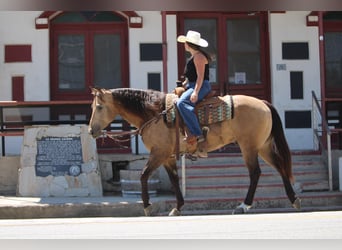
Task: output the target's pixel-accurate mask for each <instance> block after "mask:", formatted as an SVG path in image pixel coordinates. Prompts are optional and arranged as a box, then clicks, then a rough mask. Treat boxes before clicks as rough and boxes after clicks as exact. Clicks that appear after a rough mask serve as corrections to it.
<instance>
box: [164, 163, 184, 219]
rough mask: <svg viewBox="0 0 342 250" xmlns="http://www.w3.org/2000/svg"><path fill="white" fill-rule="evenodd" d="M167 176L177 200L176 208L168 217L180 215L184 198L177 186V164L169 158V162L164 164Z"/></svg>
mask: <svg viewBox="0 0 342 250" xmlns="http://www.w3.org/2000/svg"><path fill="white" fill-rule="evenodd" d="M164 167H165V169H166V172H167V174H168V175H169V179H170V182H171V184H172V186H173V188H174V191H175V194H176V199H177V207H176V208H174V209H172V211H171V212H170V213H169V216H177V215H180V214H181V213H180V211H181V208H182V206H183V205H184V198H183V194H182V192H181V189H180V186H179V176H178V173H177V163H176V159H175V158H170V160H169V161H168V162H167V163H166V164H164Z"/></svg>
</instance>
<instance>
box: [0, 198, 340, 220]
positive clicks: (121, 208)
mask: <svg viewBox="0 0 342 250" xmlns="http://www.w3.org/2000/svg"><path fill="white" fill-rule="evenodd" d="M228 200H229V199H227V200H226V199H218V200H217V201H215V197H211V199H198V198H196V199H192V198H186V199H185V206H184V210H183V211H182V215H214V214H215V215H219V214H225V215H229V214H231V213H232V211H233V210H232V208H229V206H227V208H224V209H221V207H222V206H221V207H220V208H217V207H219V206H216V205H217V204H215V202H216V203H226V202H227V204H226V205H228V203H229V201H228ZM150 202H151V203H152V205H153V206H152V207H153V209H152V215H153V216H167V215H168V213H169V212H170V211H171V209H172V208H173V207H174V206H175V204H176V200H175V197H174V196H173V195H158V196H156V197H151V199H150ZM195 203H196V204H195ZM209 203H210V204H209ZM204 204H206V205H204ZM208 205H209V207H211V208H212V209H204V207H206V206H208ZM224 207H226V206H224ZM337 210H342V205H330V206H313V207H312V206H307V207H302V209H301V212H312V211H337ZM291 212H297V210H295V209H293V208H291V207H290V206H289V207H286V208H274V207H273V208H271V207H270V208H267V207H266V208H265V207H255V208H252V209H251V210H250V211H249V212H248V213H250V214H255V213H291ZM137 216H145V215H144V210H143V205H142V202H141V198H140V197H129V198H125V197H121V196H103V197H46V198H38V197H14V196H0V219H35V218H78V217H137Z"/></svg>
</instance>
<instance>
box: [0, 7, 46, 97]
mask: <svg viewBox="0 0 342 250" xmlns="http://www.w3.org/2000/svg"><path fill="white" fill-rule="evenodd" d="M40 14H41V12H40V11H0V24H1V25H0V48H1V49H0V58H1V60H0V82H1V91H0V101H8V100H11V99H12V87H11V86H12V85H11V81H12V76H24V85H25V90H24V97H25V101H46V100H49V93H50V92H49V87H50V84H49V74H50V73H49V37H48V35H49V32H48V30H47V29H42V30H37V29H36V28H35V23H34V20H35V18H36V17H38V16H39V15H40ZM8 44H11V45H14V44H31V45H32V62H20V63H4V46H5V45H8Z"/></svg>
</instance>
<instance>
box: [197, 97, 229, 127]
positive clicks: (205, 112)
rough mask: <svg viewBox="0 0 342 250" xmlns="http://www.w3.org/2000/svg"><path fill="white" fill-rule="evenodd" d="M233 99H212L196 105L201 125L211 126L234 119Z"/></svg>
mask: <svg viewBox="0 0 342 250" xmlns="http://www.w3.org/2000/svg"><path fill="white" fill-rule="evenodd" d="M233 109H234V107H233V97H232V96H231V95H226V96H217V97H212V98H209V99H207V100H204V101H202V102H200V103H199V104H197V105H196V113H197V117H198V120H199V123H200V124H201V125H209V124H212V123H216V122H222V121H225V120H230V119H232V118H233Z"/></svg>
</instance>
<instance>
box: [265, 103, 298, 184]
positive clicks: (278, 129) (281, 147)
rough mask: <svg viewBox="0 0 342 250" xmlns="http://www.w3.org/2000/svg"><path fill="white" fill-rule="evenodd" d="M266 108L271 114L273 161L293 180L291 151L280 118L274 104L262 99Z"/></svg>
mask: <svg viewBox="0 0 342 250" xmlns="http://www.w3.org/2000/svg"><path fill="white" fill-rule="evenodd" d="M264 102H265V104H266V105H267V106H268V108H269V109H270V110H271V114H272V131H271V135H272V136H273V143H274V145H275V150H274V151H275V152H274V154H273V157H274V161H275V162H279V163H280V164H279V165H278V166H279V167H280V168H281V169H279V171H281V172H282V173H283V174H285V176H286V177H288V178H289V180H290V181H291V183H293V182H294V178H293V175H292V160H291V152H290V149H289V145H288V144H287V141H286V138H285V134H284V129H283V125H282V122H281V119H280V116H279V114H278V112H277V110H276V109H275V108H274V106H273V105H272V104H271V103H269V102H267V101H264Z"/></svg>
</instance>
